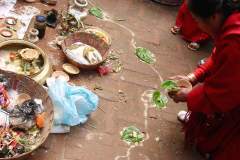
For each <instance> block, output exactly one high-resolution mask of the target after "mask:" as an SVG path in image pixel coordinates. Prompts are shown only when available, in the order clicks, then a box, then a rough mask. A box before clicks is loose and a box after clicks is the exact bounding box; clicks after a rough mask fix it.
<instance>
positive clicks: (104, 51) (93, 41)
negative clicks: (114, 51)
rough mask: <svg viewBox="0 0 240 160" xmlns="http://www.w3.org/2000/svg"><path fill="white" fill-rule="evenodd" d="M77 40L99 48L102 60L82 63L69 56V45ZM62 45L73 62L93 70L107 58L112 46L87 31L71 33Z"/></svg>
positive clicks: (82, 67) (68, 58)
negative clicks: (94, 62)
mask: <svg viewBox="0 0 240 160" xmlns="http://www.w3.org/2000/svg"><path fill="white" fill-rule="evenodd" d="M76 42H82V43H84V44H87V45H89V46H92V47H94V48H95V49H97V50H98V51H99V53H100V54H101V55H102V61H101V62H98V63H96V64H81V63H79V62H77V61H76V60H74V59H72V58H71V57H69V56H68V55H67V53H66V50H67V47H69V46H71V45H72V44H74V43H76ZM61 47H62V50H63V52H64V54H65V56H66V57H67V60H68V61H69V62H70V63H71V64H73V65H75V66H77V67H79V68H81V69H85V70H93V69H96V68H97V67H98V66H100V65H101V64H102V63H103V62H104V61H105V60H106V59H107V56H108V54H109V48H110V46H109V45H108V44H107V43H106V42H105V41H104V40H103V39H101V38H99V37H97V36H96V35H93V34H91V33H86V32H82V31H81V32H76V33H74V34H71V35H70V36H68V37H67V38H65V39H64V41H63V43H62V44H61Z"/></svg>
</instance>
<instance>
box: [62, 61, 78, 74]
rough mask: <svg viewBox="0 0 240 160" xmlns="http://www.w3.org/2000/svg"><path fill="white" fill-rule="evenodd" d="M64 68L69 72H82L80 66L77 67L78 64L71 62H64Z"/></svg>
mask: <svg viewBox="0 0 240 160" xmlns="http://www.w3.org/2000/svg"><path fill="white" fill-rule="evenodd" d="M62 68H63V70H64V71H65V72H67V73H68V74H72V75H76V74H79V73H80V70H79V68H77V67H76V66H74V65H72V64H70V63H65V64H63V66H62Z"/></svg>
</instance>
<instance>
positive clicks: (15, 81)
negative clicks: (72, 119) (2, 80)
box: [0, 70, 53, 160]
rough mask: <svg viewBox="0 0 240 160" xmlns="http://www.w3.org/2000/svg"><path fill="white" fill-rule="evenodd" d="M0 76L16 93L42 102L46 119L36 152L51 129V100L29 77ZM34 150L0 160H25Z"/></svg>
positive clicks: (16, 75) (11, 74)
mask: <svg viewBox="0 0 240 160" xmlns="http://www.w3.org/2000/svg"><path fill="white" fill-rule="evenodd" d="M0 74H3V75H5V76H6V78H8V80H9V82H10V86H11V87H12V88H13V89H16V90H17V92H18V93H27V94H29V95H31V97H32V98H37V99H41V100H42V102H43V106H44V109H45V117H46V119H45V125H44V128H43V129H42V130H41V132H40V134H41V137H40V140H39V141H38V142H37V144H36V147H35V148H34V150H36V149H37V148H38V147H39V146H40V145H42V144H43V143H44V141H45V140H46V139H47V137H48V135H49V133H50V131H51V128H52V124H53V105H52V102H51V99H50V97H49V96H48V94H47V92H46V90H45V89H44V88H43V87H42V86H41V85H39V84H38V83H37V82H35V81H34V80H32V79H31V78H29V77H26V76H23V75H19V74H16V73H13V72H8V71H3V70H0ZM34 150H32V151H30V152H26V153H24V154H21V155H19V156H16V157H12V158H0V160H13V159H22V158H26V157H27V156H28V155H29V154H30V153H31V152H33V151H34Z"/></svg>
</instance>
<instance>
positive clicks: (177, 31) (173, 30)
mask: <svg viewBox="0 0 240 160" xmlns="http://www.w3.org/2000/svg"><path fill="white" fill-rule="evenodd" d="M171 32H172V34H178V33H179V32H180V27H177V26H173V27H172V28H171Z"/></svg>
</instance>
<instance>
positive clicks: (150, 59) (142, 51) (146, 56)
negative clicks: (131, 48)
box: [135, 47, 155, 64]
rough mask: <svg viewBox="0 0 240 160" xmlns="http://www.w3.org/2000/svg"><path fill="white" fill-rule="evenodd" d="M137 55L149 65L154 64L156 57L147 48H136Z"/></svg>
mask: <svg viewBox="0 0 240 160" xmlns="http://www.w3.org/2000/svg"><path fill="white" fill-rule="evenodd" d="M135 53H136V55H137V57H138V58H140V59H141V60H142V61H143V62H145V63H148V64H152V63H154V58H155V57H154V55H153V54H152V52H151V51H150V50H148V49H147V48H143V47H138V48H136V51H135Z"/></svg>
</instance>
